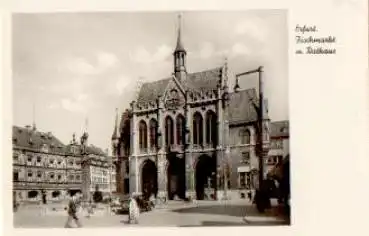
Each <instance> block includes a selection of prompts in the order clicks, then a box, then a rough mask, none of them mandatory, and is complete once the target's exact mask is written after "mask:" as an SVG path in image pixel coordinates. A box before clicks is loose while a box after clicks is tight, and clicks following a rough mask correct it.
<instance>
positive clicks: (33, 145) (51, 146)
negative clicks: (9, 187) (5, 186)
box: [12, 125, 115, 202]
mask: <svg viewBox="0 0 369 236" xmlns="http://www.w3.org/2000/svg"><path fill="white" fill-rule="evenodd" d="M12 141H13V197H14V199H15V201H17V202H27V201H30V202H32V201H34V202H39V201H41V200H43V198H44V199H45V200H46V201H47V202H49V201H60V200H64V199H66V198H68V197H69V196H71V195H74V194H75V193H76V192H81V191H82V188H83V186H82V185H83V184H84V182H83V176H84V173H83V171H82V165H81V162H82V159H83V155H82V154H81V145H80V144H78V143H77V141H76V139H75V136H74V135H73V139H72V141H71V142H70V143H69V144H68V145H65V144H63V143H62V142H61V141H60V140H59V139H58V138H56V137H55V136H54V135H53V134H52V133H51V132H46V133H45V132H41V131H38V130H37V129H36V127H35V125H33V126H32V127H31V126H26V127H25V128H23V127H17V126H13V137H12ZM87 153H88V157H89V158H90V159H91V162H90V163H91V164H89V165H88V166H87V170H88V173H87V174H88V175H87V176H88V177H89V178H90V182H87V181H85V182H87V183H88V184H89V186H90V191H91V192H94V191H95V186H96V185H99V187H100V191H102V192H105V193H109V191H113V192H114V191H115V168H112V165H111V164H110V165H109V157H108V155H107V154H106V153H105V152H103V151H102V150H101V149H100V148H97V147H95V146H92V145H89V146H88V147H87ZM110 159H111V158H110ZM111 179H113V180H111ZM107 185H108V186H107Z"/></svg>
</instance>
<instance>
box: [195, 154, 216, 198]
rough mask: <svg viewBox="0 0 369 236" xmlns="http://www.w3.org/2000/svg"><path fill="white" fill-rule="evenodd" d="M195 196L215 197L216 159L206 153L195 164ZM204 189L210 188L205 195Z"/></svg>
mask: <svg viewBox="0 0 369 236" xmlns="http://www.w3.org/2000/svg"><path fill="white" fill-rule="evenodd" d="M195 178H196V198H197V200H204V199H206V198H208V199H209V198H210V199H215V187H216V161H215V158H211V157H210V156H208V155H202V156H200V157H199V160H198V162H197V164H196V172H195ZM205 190H210V191H211V192H210V194H209V195H206V194H205Z"/></svg>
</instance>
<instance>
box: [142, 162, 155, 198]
mask: <svg viewBox="0 0 369 236" xmlns="http://www.w3.org/2000/svg"><path fill="white" fill-rule="evenodd" d="M141 184H142V185H141V186H142V187H141V188H142V194H143V196H144V197H145V198H146V199H148V198H150V196H151V195H152V194H154V195H155V197H156V195H157V193H158V171H157V168H156V165H155V163H154V162H153V161H151V160H146V161H145V162H144V163H143V166H142V181H141Z"/></svg>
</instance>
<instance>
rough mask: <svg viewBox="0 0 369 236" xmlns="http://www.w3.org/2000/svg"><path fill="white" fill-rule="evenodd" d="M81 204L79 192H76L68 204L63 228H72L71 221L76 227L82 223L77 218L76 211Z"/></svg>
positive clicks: (79, 226)
mask: <svg viewBox="0 0 369 236" xmlns="http://www.w3.org/2000/svg"><path fill="white" fill-rule="evenodd" d="M80 206H81V196H80V194H79V193H76V194H75V195H74V196H73V197H72V199H71V200H70V201H69V204H68V219H67V222H66V223H65V226H64V227H65V228H72V225H71V223H72V222H73V221H74V222H75V223H76V225H77V227H78V228H81V227H82V224H81V222H80V220H79V218H78V215H77V212H78V210H79V208H80Z"/></svg>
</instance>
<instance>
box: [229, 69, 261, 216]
mask: <svg viewBox="0 0 369 236" xmlns="http://www.w3.org/2000/svg"><path fill="white" fill-rule="evenodd" d="M254 73H258V75H259V78H258V87H259V104H255V103H254V102H253V103H252V104H253V106H254V108H255V110H256V113H257V117H258V119H257V121H258V122H257V130H258V132H257V134H258V137H257V145H256V153H257V155H258V157H259V174H258V179H259V181H258V182H259V186H258V189H257V191H256V196H255V200H256V206H257V208H258V210H259V211H260V212H263V211H264V210H265V207H266V205H267V204H266V196H265V193H264V191H263V190H264V188H263V182H264V151H266V150H264V145H263V136H264V135H263V120H264V117H263V116H264V114H263V110H264V107H263V106H264V94H263V77H262V73H263V67H262V66H260V67H259V68H258V69H256V70H251V71H247V72H243V73H240V74H236V84H235V86H234V90H235V92H238V89H239V88H240V86H239V84H238V78H239V77H240V76H244V75H249V74H254Z"/></svg>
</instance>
